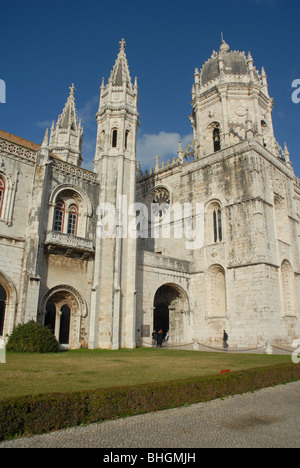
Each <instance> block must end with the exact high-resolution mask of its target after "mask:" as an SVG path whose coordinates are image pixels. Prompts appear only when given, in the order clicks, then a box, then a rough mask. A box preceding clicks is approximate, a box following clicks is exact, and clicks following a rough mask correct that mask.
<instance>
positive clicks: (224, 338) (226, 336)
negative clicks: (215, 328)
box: [223, 330, 229, 349]
mask: <svg viewBox="0 0 300 468" xmlns="http://www.w3.org/2000/svg"><path fill="white" fill-rule="evenodd" d="M227 341H228V335H227V333H226V330H223V347H224V349H227V348H229V346H228V343H227Z"/></svg>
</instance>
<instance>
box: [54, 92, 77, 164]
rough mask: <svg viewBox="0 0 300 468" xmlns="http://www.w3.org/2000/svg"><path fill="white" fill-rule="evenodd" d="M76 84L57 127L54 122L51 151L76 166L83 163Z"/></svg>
mask: <svg viewBox="0 0 300 468" xmlns="http://www.w3.org/2000/svg"><path fill="white" fill-rule="evenodd" d="M74 92H75V87H74V84H72V86H71V87H70V95H69V97H68V100H67V102H66V105H65V107H64V110H63V112H62V114H61V115H59V116H58V119H57V122H56V126H55V125H54V121H53V123H52V127H51V134H50V150H51V151H53V153H54V154H56V155H57V156H58V157H59V158H61V159H62V160H63V161H66V162H68V163H71V164H74V165H76V166H81V163H82V155H81V151H82V139H83V128H82V126H81V121H79V122H78V118H77V112H76V106H75V99H74Z"/></svg>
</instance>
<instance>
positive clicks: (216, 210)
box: [204, 200, 225, 245]
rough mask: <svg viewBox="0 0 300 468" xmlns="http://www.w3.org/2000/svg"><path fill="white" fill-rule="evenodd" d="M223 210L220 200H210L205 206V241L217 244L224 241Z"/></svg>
mask: <svg viewBox="0 0 300 468" xmlns="http://www.w3.org/2000/svg"><path fill="white" fill-rule="evenodd" d="M223 224H224V219H223V211H222V206H221V203H220V202H219V201H218V200H214V201H210V202H209V203H208V204H207V206H206V208H205V237H204V239H205V243H206V244H207V245H211V244H217V243H218V242H223V241H224V237H225V236H224V230H223Z"/></svg>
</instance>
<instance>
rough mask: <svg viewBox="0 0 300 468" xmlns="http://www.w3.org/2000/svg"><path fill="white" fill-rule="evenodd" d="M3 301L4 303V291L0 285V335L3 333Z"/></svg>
mask: <svg viewBox="0 0 300 468" xmlns="http://www.w3.org/2000/svg"><path fill="white" fill-rule="evenodd" d="M5 303H6V291H5V289H4V288H3V287H2V286H1V285H0V336H2V335H3V328H4V319H5Z"/></svg>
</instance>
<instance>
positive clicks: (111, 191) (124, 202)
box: [89, 39, 139, 349]
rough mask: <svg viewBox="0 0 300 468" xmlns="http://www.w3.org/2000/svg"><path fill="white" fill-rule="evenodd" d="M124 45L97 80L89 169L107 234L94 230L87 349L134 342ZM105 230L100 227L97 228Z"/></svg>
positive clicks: (131, 102)
mask: <svg viewBox="0 0 300 468" xmlns="http://www.w3.org/2000/svg"><path fill="white" fill-rule="evenodd" d="M125 46H126V43H125V41H124V39H122V41H121V42H120V50H119V54H118V57H117V60H116V62H115V65H114V67H113V69H112V72H111V74H110V77H109V80H108V83H107V85H105V83H104V79H103V80H102V84H101V88H100V102H99V109H98V112H97V114H96V119H97V143H96V151H95V158H94V172H96V173H97V174H98V176H99V182H100V196H99V207H98V208H99V210H98V225H99V222H100V223H101V218H102V219H103V216H107V215H108V213H107V212H105V210H104V211H103V207H105V206H108V207H110V209H111V211H112V212H111V213H110V215H111V218H110V219H112V218H113V219H114V226H110V232H109V233H107V232H106V233H104V232H103V231H102V228H101V229H98V230H97V239H96V254H95V255H96V257H95V272H94V285H93V288H92V307H91V309H92V310H91V322H90V343H89V347H90V348H108V349H118V348H120V347H127V348H134V347H135V346H136V341H135V334H136V329H135V328H136V325H135V320H136V319H135V317H136V253H137V239H136V238H135V237H134V236H132V235H129V234H128V232H127V226H128V225H129V224H130V219H129V214H128V213H129V211H128V210H129V207H130V206H132V204H133V203H134V202H135V192H136V138H137V130H138V126H139V114H138V111H137V103H138V87H137V79H135V83H134V85H133V84H132V81H131V77H130V72H129V67H128V63H127V58H126V54H125ZM102 227H103V228H104V229H105V226H102Z"/></svg>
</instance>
